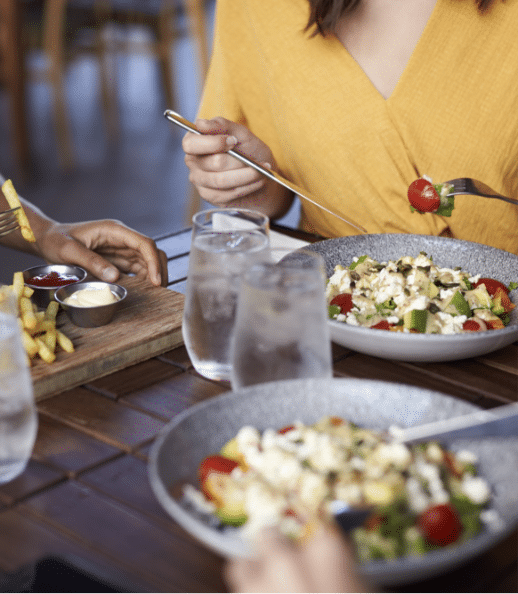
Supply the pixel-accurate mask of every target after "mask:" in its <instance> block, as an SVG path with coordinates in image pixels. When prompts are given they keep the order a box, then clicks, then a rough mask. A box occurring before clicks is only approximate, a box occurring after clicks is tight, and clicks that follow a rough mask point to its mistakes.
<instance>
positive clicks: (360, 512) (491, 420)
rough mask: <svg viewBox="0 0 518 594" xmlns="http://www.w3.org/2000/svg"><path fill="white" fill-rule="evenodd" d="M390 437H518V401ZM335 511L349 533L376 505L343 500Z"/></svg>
mask: <svg viewBox="0 0 518 594" xmlns="http://www.w3.org/2000/svg"><path fill="white" fill-rule="evenodd" d="M388 434H389V439H392V441H393V442H396V443H413V442H422V441H429V440H436V439H440V440H443V439H461V438H474V439H476V438H480V437H517V436H518V403H513V404H507V405H503V406H499V407H497V408H494V409H492V410H481V411H477V412H475V413H471V414H469V415H463V416H461V417H454V418H451V419H445V420H443V421H434V422H433V423H426V424H424V425H417V426H416V427H408V428H407V429H397V430H396V429H392V430H389V432H388ZM331 506H332V509H331V511H332V513H333V516H334V519H335V521H336V523H337V524H338V525H339V526H340V528H341V529H342V530H345V531H346V532H349V531H350V530H353V529H354V528H358V527H359V526H361V525H362V524H363V523H364V522H365V520H366V519H367V518H368V517H369V516H370V515H371V514H372V513H373V511H374V509H375V508H374V506H367V507H359V508H354V507H350V506H349V505H347V503H344V502H343V501H338V500H337V501H333V502H332V504H331Z"/></svg>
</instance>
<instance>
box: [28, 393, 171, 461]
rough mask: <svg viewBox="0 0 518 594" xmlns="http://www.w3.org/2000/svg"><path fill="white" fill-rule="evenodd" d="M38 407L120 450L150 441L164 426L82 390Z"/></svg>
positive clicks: (40, 404)
mask: <svg viewBox="0 0 518 594" xmlns="http://www.w3.org/2000/svg"><path fill="white" fill-rule="evenodd" d="M38 407H39V410H41V411H43V412H44V413H45V414H47V415H48V416H50V417H52V418H54V419H58V420H60V421H62V422H63V423H66V424H67V425H70V426H71V427H75V428H76V429H78V430H80V431H82V432H84V433H86V434H87V435H90V436H92V437H94V438H96V439H98V440H99V441H101V442H103V443H107V444H109V445H112V446H114V447H116V448H119V449H121V450H124V451H131V449H132V448H135V447H138V446H139V445H141V444H142V443H144V442H146V441H148V440H151V439H153V438H154V437H155V436H156V435H157V433H158V432H159V431H160V429H162V427H163V426H164V422H163V421H161V420H159V419H158V418H156V417H154V416H151V415H149V414H145V413H143V412H141V411H137V410H134V409H132V408H130V407H128V406H125V405H124V404H120V403H118V402H114V401H113V400H111V399H109V398H106V397H104V396H101V395H99V394H96V393H94V392H90V391H88V390H85V389H83V388H75V389H74V390H69V391H68V392H63V393H61V394H58V395H57V396H53V397H51V398H48V399H46V400H42V401H41V402H40V403H39V405H38Z"/></svg>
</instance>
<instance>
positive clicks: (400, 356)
mask: <svg viewBox="0 0 518 594" xmlns="http://www.w3.org/2000/svg"><path fill="white" fill-rule="evenodd" d="M304 249H309V250H312V251H315V252H318V253H319V254H321V255H322V257H323V258H324V260H325V262H326V268H327V275H328V277H329V276H331V274H332V273H333V271H334V267H335V266H336V265H337V264H343V265H344V266H346V265H349V264H350V263H351V262H352V261H353V258H354V257H355V256H356V257H359V256H362V255H364V254H368V255H369V256H371V257H373V258H375V259H376V260H378V261H380V262H386V261H388V260H395V259H396V260H397V259H398V258H400V257H401V256H413V257H416V256H417V255H418V254H419V252H421V251H424V252H426V253H427V254H428V256H433V260H434V262H435V263H436V264H437V265H438V266H441V267H448V268H454V267H455V266H461V267H462V269H463V270H466V271H467V272H470V273H471V274H473V275H476V274H481V275H482V276H484V277H491V278H495V279H497V280H499V281H501V282H503V283H504V284H506V285H508V284H509V283H510V282H512V281H516V282H518V256H515V255H513V254H510V253H509V252H504V251H503V250H498V249H495V248H492V247H489V246H486V245H482V244H479V243H472V242H469V241H461V240H458V239H448V238H443V237H432V236H427V235H405V234H382V235H355V236H352V237H338V238H335V239H327V240H325V241H321V242H318V243H314V244H312V245H309V246H307V247H306V248H304ZM510 298H511V300H512V301H513V302H515V303H517V302H518V290H514V291H512V292H511V293H510ZM329 325H330V328H331V338H332V340H333V341H334V342H336V343H337V344H340V345H342V346H345V347H348V348H351V349H353V350H355V351H358V352H360V353H365V354H367V355H373V356H374V357H382V358H384V359H397V360H401V361H420V362H432V361H455V360H457V359H466V358H468V357H477V356H480V355H485V354H487V353H490V352H492V351H496V350H498V349H501V348H503V347H506V346H508V345H510V344H511V343H513V342H515V341H516V340H518V307H517V308H515V309H514V310H513V312H512V315H511V324H510V325H509V326H507V327H506V328H504V329H503V330H490V331H487V332H470V333H466V334H455V335H437V334H405V333H402V332H387V331H386V330H372V329H370V328H361V327H357V326H350V325H349V324H345V323H343V322H336V321H334V320H330V321H329Z"/></svg>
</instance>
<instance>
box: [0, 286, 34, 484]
mask: <svg viewBox="0 0 518 594" xmlns="http://www.w3.org/2000/svg"><path fill="white" fill-rule="evenodd" d="M37 430H38V420H37V412H36V406H35V403H34V395H33V389H32V380H31V374H30V371H29V367H28V364H27V359H26V354H25V349H24V348H23V344H22V337H21V332H20V327H19V325H18V319H17V307H16V301H15V296H14V293H13V292H12V290H11V289H10V287H7V286H0V484H3V483H7V482H9V481H11V480H12V479H14V478H16V477H17V476H18V475H19V474H21V473H22V472H23V471H24V469H25V467H26V466H27V462H28V461H29V458H30V457H31V453H32V448H33V447H34V442H35V440H36V433H37Z"/></svg>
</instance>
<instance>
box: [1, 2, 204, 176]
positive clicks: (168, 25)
mask: <svg viewBox="0 0 518 594" xmlns="http://www.w3.org/2000/svg"><path fill="white" fill-rule="evenodd" d="M0 1H3V0H0ZM44 6H45V8H44V15H43V35H42V38H43V40H42V44H43V49H44V52H45V55H46V58H47V62H48V66H47V69H46V71H45V72H44V73H43V76H44V77H45V78H46V80H47V82H49V84H50V85H51V87H52V91H53V99H54V110H55V122H56V124H55V125H56V134H57V139H58V149H59V155H60V160H61V163H62V165H63V166H64V167H70V166H72V165H73V164H74V149H73V142H72V140H71V133H70V126H69V118H68V109H67V102H66V94H65V86H64V76H65V71H66V66H67V64H68V62H69V61H70V59H72V58H73V57H75V56H77V55H78V53H81V52H89V53H91V54H93V55H94V56H96V58H97V60H98V62H99V67H100V77H101V93H102V103H103V110H104V114H105V121H106V125H107V130H108V133H109V135H110V136H111V137H113V136H115V135H116V133H117V130H118V124H117V122H118V113H117V85H116V72H115V69H114V67H113V60H112V59H111V58H113V56H114V55H116V54H117V52H134V51H146V52H151V54H153V55H154V56H156V58H157V59H158V61H159V64H160V71H161V74H162V81H163V89H164V95H165V99H166V102H167V105H168V106H173V107H174V105H175V92H174V64H173V60H172V51H173V47H172V46H173V43H174V41H175V40H176V39H177V38H178V37H179V36H180V35H182V34H183V32H182V31H181V30H180V28H179V27H178V13H179V11H180V10H184V11H185V14H186V17H187V24H188V34H189V35H190V36H191V38H192V40H193V42H194V43H195V45H196V48H197V57H198V67H199V76H200V79H201V80H202V81H203V80H204V78H205V74H206V72H207V68H208V60H209V57H208V55H209V50H208V42H207V26H206V15H205V0H45V5H44ZM74 11H75V13H74ZM73 13H74V14H75V18H76V21H74V18H73V17H74V14H73ZM81 19H83V21H81ZM114 24H118V25H123V26H124V25H126V26H128V25H135V24H139V25H143V26H146V27H148V28H149V29H150V30H151V32H152V34H153V41H152V42H151V43H149V44H147V43H146V44H145V45H144V46H142V44H137V45H135V44H133V43H132V42H131V41H128V40H127V39H125V40H123V41H120V40H119V39H115V40H114V39H113V36H110V34H109V30H108V29H109V26H110V25H114ZM86 26H89V27H91V28H92V35H91V36H90V43H89V44H88V43H82V44H81V43H74V42H75V41H76V40H75V39H74V37H75V33H76V30H77V29H81V30H82V31H81V32H82V33H84V29H85V27H86ZM83 38H84V36H83Z"/></svg>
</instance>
